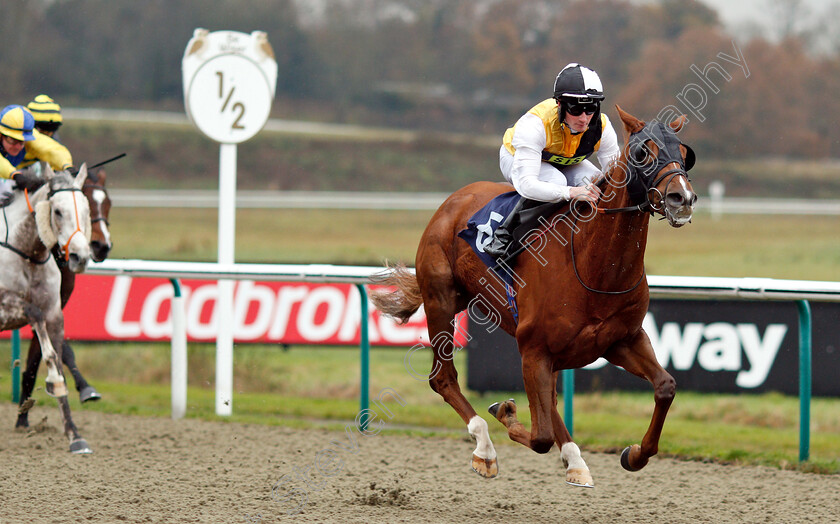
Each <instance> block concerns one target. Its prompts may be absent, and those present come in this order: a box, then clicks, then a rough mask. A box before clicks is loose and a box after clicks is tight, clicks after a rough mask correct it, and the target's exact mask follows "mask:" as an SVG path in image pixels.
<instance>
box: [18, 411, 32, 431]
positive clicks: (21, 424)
mask: <svg viewBox="0 0 840 524" xmlns="http://www.w3.org/2000/svg"><path fill="white" fill-rule="evenodd" d="M27 429H29V414H28V413H24V414H22V415H18V419H17V422H15V430H16V431H25V430H27Z"/></svg>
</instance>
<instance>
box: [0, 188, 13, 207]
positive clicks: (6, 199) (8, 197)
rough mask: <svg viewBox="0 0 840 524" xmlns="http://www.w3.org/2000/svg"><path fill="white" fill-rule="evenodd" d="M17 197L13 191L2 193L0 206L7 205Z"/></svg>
mask: <svg viewBox="0 0 840 524" xmlns="http://www.w3.org/2000/svg"><path fill="white" fill-rule="evenodd" d="M14 199H15V194H14V193H12V192H9V193H4V194H2V195H0V207H6V206H8V205H9V204H11V203H12V201H14Z"/></svg>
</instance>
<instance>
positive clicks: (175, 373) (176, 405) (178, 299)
mask: <svg viewBox="0 0 840 524" xmlns="http://www.w3.org/2000/svg"><path fill="white" fill-rule="evenodd" d="M173 286H174V287H175V296H173V297H172V419H173V420H178V419H181V418H184V415H185V414H186V412H187V320H186V314H185V313H184V297H183V296H181V292H180V288H179V286H178V284H177V281H175V280H173Z"/></svg>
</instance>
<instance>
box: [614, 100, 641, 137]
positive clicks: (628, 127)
mask: <svg viewBox="0 0 840 524" xmlns="http://www.w3.org/2000/svg"><path fill="white" fill-rule="evenodd" d="M615 109H616V111H618V116H619V117H620V118H621V121H622V122H624V130H625V131H627V134H628V135H632V134H633V133H638V132H639V131H641V130H642V129H643V128H644V127H645V122H644V121H643V120H639V119H638V118H636V117H635V116H633V115H631V114H630V113H628V112H626V111H624V110H623V109H621V108H620V107H619V106H618V104H616V105H615Z"/></svg>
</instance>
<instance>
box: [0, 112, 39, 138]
mask: <svg viewBox="0 0 840 524" xmlns="http://www.w3.org/2000/svg"><path fill="white" fill-rule="evenodd" d="M34 127H35V120H34V119H33V118H32V115H31V114H30V113H29V111H27V110H26V108H25V107H23V106H18V105H11V106H6V107H4V108H3V111H0V134H3V135H6V136H8V137H11V138H14V139H15V140H20V141H21V142H25V141H28V140H34V139H35V137H34V136H32V129H33V128H34Z"/></svg>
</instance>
